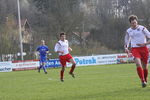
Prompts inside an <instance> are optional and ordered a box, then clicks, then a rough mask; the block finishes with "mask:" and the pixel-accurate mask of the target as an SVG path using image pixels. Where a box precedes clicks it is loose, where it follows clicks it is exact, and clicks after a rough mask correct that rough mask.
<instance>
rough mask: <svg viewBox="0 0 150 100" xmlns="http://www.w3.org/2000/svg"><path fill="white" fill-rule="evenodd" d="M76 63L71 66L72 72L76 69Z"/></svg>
mask: <svg viewBox="0 0 150 100" xmlns="http://www.w3.org/2000/svg"><path fill="white" fill-rule="evenodd" d="M75 67H76V65H75V64H73V65H72V67H71V70H70V73H73V71H74V69H75Z"/></svg>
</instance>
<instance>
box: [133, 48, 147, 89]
mask: <svg viewBox="0 0 150 100" xmlns="http://www.w3.org/2000/svg"><path fill="white" fill-rule="evenodd" d="M140 50H141V48H132V50H131V52H132V55H133V56H134V62H135V64H136V67H137V74H138V76H139V78H140V80H141V83H142V87H145V86H146V85H145V79H144V71H143V68H142V63H141V54H140Z"/></svg>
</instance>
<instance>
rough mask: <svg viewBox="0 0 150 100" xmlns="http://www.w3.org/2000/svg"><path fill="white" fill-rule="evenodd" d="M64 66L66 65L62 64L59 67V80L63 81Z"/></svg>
mask: <svg viewBox="0 0 150 100" xmlns="http://www.w3.org/2000/svg"><path fill="white" fill-rule="evenodd" d="M65 67H66V66H62V67H61V71H60V81H62V82H63V81H64V71H65Z"/></svg>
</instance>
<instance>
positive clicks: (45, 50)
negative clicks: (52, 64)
mask: <svg viewBox="0 0 150 100" xmlns="http://www.w3.org/2000/svg"><path fill="white" fill-rule="evenodd" d="M36 51H37V52H39V56H40V67H39V68H38V72H40V69H41V68H43V70H44V72H45V74H47V71H46V67H45V62H46V60H47V53H49V48H48V47H47V46H46V45H45V41H44V40H41V45H40V46H38V48H37V49H36Z"/></svg>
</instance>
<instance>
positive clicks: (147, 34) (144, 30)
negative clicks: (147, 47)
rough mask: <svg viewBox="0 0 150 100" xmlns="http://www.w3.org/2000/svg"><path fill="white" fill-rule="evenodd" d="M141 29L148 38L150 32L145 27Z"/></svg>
mask: <svg viewBox="0 0 150 100" xmlns="http://www.w3.org/2000/svg"><path fill="white" fill-rule="evenodd" d="M142 31H143V32H144V34H145V35H146V37H147V38H150V32H149V31H148V30H147V28H146V27H144V28H143V30H142Z"/></svg>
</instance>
